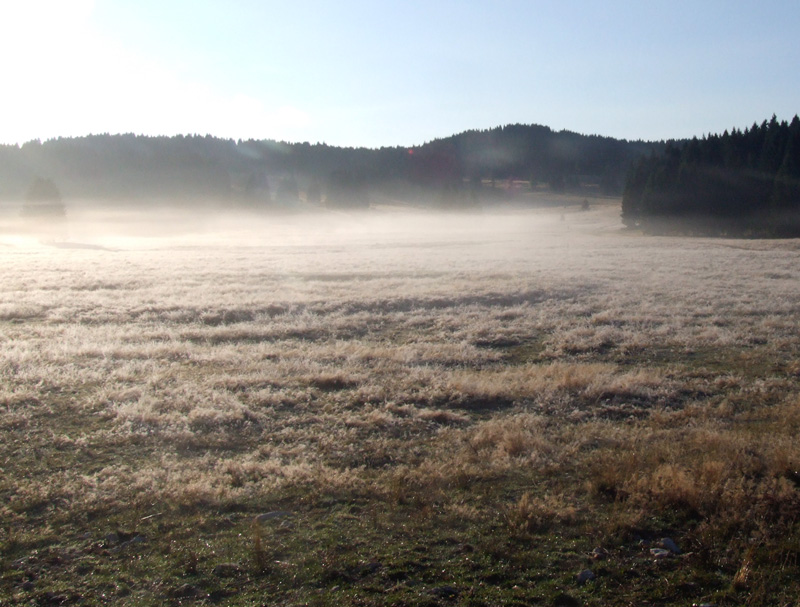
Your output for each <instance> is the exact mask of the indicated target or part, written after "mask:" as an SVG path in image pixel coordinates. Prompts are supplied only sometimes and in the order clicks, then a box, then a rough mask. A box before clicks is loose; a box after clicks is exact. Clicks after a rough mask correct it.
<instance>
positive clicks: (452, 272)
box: [0, 201, 800, 606]
mask: <svg viewBox="0 0 800 607" xmlns="http://www.w3.org/2000/svg"><path fill="white" fill-rule="evenodd" d="M619 211H620V207H619V203H618V201H617V202H616V203H614V202H604V203H594V202H593V204H592V206H591V208H590V209H589V210H588V211H580V210H579V209H578V206H570V207H568V208H562V207H561V206H552V207H548V208H537V209H506V210H503V211H502V212H497V213H488V212H484V213H476V214H472V215H469V214H462V215H458V214H456V215H443V214H436V213H423V212H410V211H403V210H397V209H391V208H382V209H377V210H372V211H370V212H368V213H363V214H345V213H326V214H324V215H320V214H303V213H299V214H286V215H274V216H257V215H250V216H248V215H244V214H241V213H239V214H234V213H231V214H226V215H224V216H223V215H219V214H214V213H211V212H209V213H197V214H194V215H192V216H189V215H187V214H181V213H177V212H175V213H171V212H153V213H149V214H147V215H134V214H123V213H118V214H113V213H106V215H104V216H102V217H99V216H97V215H96V214H90V212H89V211H88V210H87V211H83V212H82V211H80V210H71V211H69V214H68V217H69V224H68V226H67V228H66V229H68V230H69V234H68V237H67V238H63V239H61V240H59V241H58V242H49V243H48V242H40V241H39V240H37V238H35V237H34V235H32V234H30V233H27V234H26V233H22V234H20V233H18V232H12V230H11V228H8V227H6V228H5V229H4V231H0V267H1V268H2V279H1V280H0V604H4V605H23V604H24V605H29V604H37V605H72V604H75V605H101V604H113V605H180V604H183V605H209V604H224V605H260V604H264V605H320V606H322V605H390V604H391V605H470V606H478V605H500V604H503V605H532V604H541V605H562V606H569V605H692V604H695V603H696V604H698V605H699V604H714V605H764V604H775V605H797V604H798V602H797V601H798V597H799V596H800V581H798V580H800V563H799V562H798V557H799V556H800V527H799V522H798V514H799V513H800V442H798V441H797V435H798V430H800V331H798V328H799V327H800V241H798V240H755V239H753V240H733V239H704V238H678V237H653V236H643V235H641V234H637V233H635V232H630V231H625V230H624V229H623V228H622V225H621V222H620V219H619ZM82 213H83V214H82Z"/></svg>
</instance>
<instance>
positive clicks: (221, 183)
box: [0, 124, 663, 206]
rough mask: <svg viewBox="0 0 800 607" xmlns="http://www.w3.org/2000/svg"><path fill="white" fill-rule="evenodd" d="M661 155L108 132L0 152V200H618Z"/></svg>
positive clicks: (494, 144) (501, 140)
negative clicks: (631, 178) (50, 196)
mask: <svg viewBox="0 0 800 607" xmlns="http://www.w3.org/2000/svg"><path fill="white" fill-rule="evenodd" d="M662 149H663V143H658V142H657V143H648V142H643V141H636V142H630V141H625V140H617V139H613V138H609V137H599V136H595V135H592V136H586V135H580V134H577V133H572V132H570V131H553V130H551V129H550V128H548V127H544V126H539V125H521V124H515V125H507V126H504V127H497V128H493V129H486V130H471V131H466V132H464V133H460V134H458V135H453V136H451V137H447V138H443V139H436V140H433V141H430V142H427V143H425V144H423V145H420V146H415V147H413V148H405V147H382V148H379V149H368V148H352V147H336V146H329V145H327V144H325V143H317V144H310V143H307V142H306V143H287V142H279V141H272V140H238V141H235V140H231V139H220V138H216V137H211V136H197V135H191V136H181V135H179V136H175V137H150V136H141V135H134V134H124V135H108V134H103V135H90V136H86V137H73V138H58V139H51V140H48V141H45V142H40V141H31V142H28V143H25V144H23V145H21V146H17V145H11V146H0V199H6V200H8V199H20V198H22V196H23V195H24V192H25V191H26V190H27V189H28V188H29V187H30V184H31V183H32V181H33V180H35V179H36V178H37V177H43V178H46V179H50V180H52V181H53V182H54V183H55V184H57V186H58V188H59V190H60V192H61V193H62V195H63V197H64V198H65V199H89V200H91V199H102V200H112V201H113V200H114V199H118V200H162V199H166V198H169V199H173V200H176V199H185V200H187V201H192V200H196V199H198V198H206V199H209V200H215V201H230V202H231V203H244V204H254V205H265V204H281V203H287V204H288V203H291V202H292V201H294V200H296V199H298V198H299V197H301V196H302V197H303V198H305V199H306V200H309V201H312V202H321V201H322V200H327V201H328V202H329V203H331V204H339V205H342V206H347V205H353V206H364V205H365V204H368V201H369V199H370V196H372V195H374V194H375V193H378V194H386V195H389V196H391V197H393V198H399V199H403V198H406V199H411V198H414V197H417V198H419V199H421V200H422V199H425V200H446V201H449V203H450V204H459V203H460V201H463V202H464V204H468V203H469V201H470V200H474V199H475V197H476V195H477V194H476V192H477V191H478V190H480V189H481V187H482V184H483V183H484V181H486V182H487V183H493V182H494V181H495V180H509V179H516V180H522V181H528V182H530V183H532V184H543V186H544V187H550V188H552V189H553V190H556V191H561V190H565V189H570V188H579V187H581V186H582V185H586V184H587V183H591V184H594V186H595V187H597V188H598V189H600V190H601V191H602V192H605V193H609V194H613V193H619V192H621V189H622V186H623V184H624V181H625V175H626V174H627V172H628V169H629V167H630V166H631V163H632V162H633V160H635V159H636V158H638V157H639V156H641V155H643V154H647V153H648V152H651V151H656V152H659V151H661V150H662ZM432 192H433V193H436V196H434V197H431V193H432ZM484 194H485V195H487V196H488V193H486V192H484Z"/></svg>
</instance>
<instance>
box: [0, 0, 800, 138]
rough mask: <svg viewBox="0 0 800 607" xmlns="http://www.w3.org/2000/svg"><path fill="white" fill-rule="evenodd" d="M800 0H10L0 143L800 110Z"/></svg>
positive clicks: (715, 118) (674, 124)
mask: <svg viewBox="0 0 800 607" xmlns="http://www.w3.org/2000/svg"><path fill="white" fill-rule="evenodd" d="M798 32H800V2H798V1H797V0H761V1H759V2H755V1H753V2H745V1H739V0H727V1H722V0H720V1H703V0H692V1H684V0H663V1H662V0H631V1H622V0H602V1H601V0H598V1H596V2H595V1H588V0H587V1H582V2H581V1H577V0H559V1H556V0H547V1H545V0H527V1H525V0H496V1H491V2H490V1H488V0H486V1H467V0H462V1H460V2H459V1H455V0H425V1H418V0H402V1H392V0H374V1H367V0H337V1H336V2H333V1H330V2H322V1H305V0H293V1H289V0H283V1H280V2H278V1H269V0H191V1H184V0H0V57H2V59H0V61H1V62H2V63H0V69H1V70H2V71H1V72H0V74H1V76H0V77H1V78H2V83H3V87H2V94H0V116H2V120H0V142H2V143H22V142H25V141H28V140H31V139H41V140H46V139H50V138H54V137H59V136H64V137H68V136H80V135H87V134H92V133H95V134H96V133H106V132H108V133H128V132H133V133H137V134H147V135H174V134H179V133H183V134H200V135H206V134H211V135H214V136H218V137H225V138H234V139H239V138H241V139H249V138H254V139H278V140H286V141H309V142H311V143H316V142H326V143H328V144H331V145H347V146H367V147H379V146H384V145H386V146H394V145H403V146H406V145H418V144H421V143H424V142H425V141H429V140H431V139H434V138H436V137H443V136H447V135H451V134H454V133H457V132H461V131H464V130H467V129H473V128H491V127H494V126H500V125H504V124H509V123H517V122H519V123H535V124H543V125H546V126H550V127H552V128H554V129H556V130H560V129H569V130H572V131H577V132H580V133H584V134H599V135H607V136H612V137H619V138H627V139H663V138H682V137H691V136H693V135H698V136H701V135H703V134H704V133H709V132H722V131H723V130H724V129H726V128H730V127H733V126H737V127H745V126H748V125H750V124H752V123H753V122H754V121H758V122H761V121H762V120H764V119H765V118H769V117H770V116H772V114H773V113H775V114H777V115H778V117H779V118H780V119H787V120H788V119H791V118H792V116H794V114H796V113H798V112H800V41H799V40H800V39H798Z"/></svg>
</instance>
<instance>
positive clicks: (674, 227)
mask: <svg viewBox="0 0 800 607" xmlns="http://www.w3.org/2000/svg"><path fill="white" fill-rule="evenodd" d="M622 217H623V221H624V222H625V224H626V225H628V226H631V227H638V228H641V229H644V230H645V231H649V232H664V231H678V232H684V233H707V234H732V235H733V234H736V235H753V236H797V235H800V118H798V117H797V116H795V117H794V118H793V119H792V121H791V122H787V121H785V120H783V121H778V119H777V117H776V116H775V115H773V116H772V119H771V120H769V121H767V120H764V121H763V122H762V123H761V124H758V123H754V124H753V125H752V126H751V127H750V128H745V129H744V130H739V129H736V128H734V129H732V130H731V131H730V132H729V131H727V130H726V131H725V132H724V133H723V134H722V135H716V134H715V135H708V136H704V137H703V138H702V139H697V138H694V139H692V140H691V141H683V142H668V143H667V145H666V146H665V148H664V150H663V152H662V153H660V154H657V153H653V154H650V155H649V156H644V157H642V158H640V159H639V160H638V161H637V162H636V163H634V165H633V167H632V169H631V171H630V173H629V175H628V179H627V181H626V184H625V188H624V193H623V198H622Z"/></svg>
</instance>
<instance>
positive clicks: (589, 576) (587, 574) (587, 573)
mask: <svg viewBox="0 0 800 607" xmlns="http://www.w3.org/2000/svg"><path fill="white" fill-rule="evenodd" d="M594 577H595V575H594V572H593V571H592V570H591V569H584V570H583V571H581V572H580V573H579V574H578V576H577V579H578V584H581V585H582V584H585V583H586V582H591V581H592V580H593V579H594Z"/></svg>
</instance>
